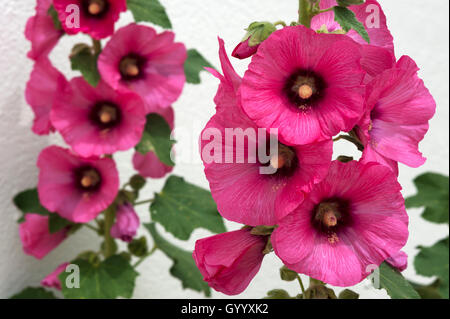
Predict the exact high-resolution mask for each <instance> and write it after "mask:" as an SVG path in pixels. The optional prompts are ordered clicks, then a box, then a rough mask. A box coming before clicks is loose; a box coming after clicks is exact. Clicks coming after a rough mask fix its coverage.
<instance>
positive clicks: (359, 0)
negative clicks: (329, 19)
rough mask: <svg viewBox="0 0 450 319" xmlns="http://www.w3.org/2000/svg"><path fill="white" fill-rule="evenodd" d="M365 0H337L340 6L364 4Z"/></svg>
mask: <svg viewBox="0 0 450 319" xmlns="http://www.w3.org/2000/svg"><path fill="white" fill-rule="evenodd" d="M363 3H364V0H337V4H338V6H340V7H349V6H353V5H360V4H363Z"/></svg>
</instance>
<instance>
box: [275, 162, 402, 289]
mask: <svg viewBox="0 0 450 319" xmlns="http://www.w3.org/2000/svg"><path fill="white" fill-rule="evenodd" d="M400 190H401V186H400V184H399V183H398V182H397V179H396V177H395V175H394V174H392V172H391V171H390V170H389V169H388V168H387V167H385V166H383V165H379V164H377V163H369V164H361V163H359V162H356V161H352V162H349V163H346V164H344V163H341V162H339V161H334V162H333V164H332V165H331V168H330V171H329V174H328V176H327V178H326V179H324V180H323V181H322V182H321V183H319V184H317V185H316V186H315V187H314V188H313V189H312V191H311V192H310V194H309V195H308V196H307V197H306V199H305V201H304V202H303V203H302V204H301V205H300V206H299V207H298V208H297V209H296V210H294V212H292V213H291V214H290V215H288V216H287V217H286V218H284V219H283V220H282V221H280V223H279V227H278V228H276V229H275V231H274V232H273V234H272V237H271V241H272V245H273V247H274V250H275V253H276V254H277V255H278V256H279V257H280V258H281V259H282V260H283V262H284V263H285V264H286V266H288V267H289V269H292V270H294V271H296V272H298V273H302V274H305V275H307V276H310V277H312V278H315V279H318V280H321V281H324V282H326V283H328V284H331V285H333V286H342V287H347V286H353V285H355V284H357V283H359V282H360V281H361V280H363V279H364V278H365V277H367V276H368V275H369V274H370V273H371V270H373V268H370V267H369V268H368V266H369V265H377V266H378V265H380V264H381V263H382V262H383V261H384V260H386V259H387V258H388V257H390V256H393V255H394V254H396V253H397V252H398V251H399V250H400V249H401V248H402V247H403V246H404V245H405V243H406V241H407V239H408V215H407V214H406V211H405V206H404V199H403V197H402V195H401V193H400Z"/></svg>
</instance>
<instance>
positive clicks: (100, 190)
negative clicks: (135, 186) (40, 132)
mask: <svg viewBox="0 0 450 319" xmlns="http://www.w3.org/2000/svg"><path fill="white" fill-rule="evenodd" d="M37 166H38V167H39V181H38V193H39V200H40V202H41V203H42V205H43V206H44V207H45V208H47V209H48V210H49V211H51V212H56V213H58V214H59V215H60V216H61V217H63V218H66V219H68V220H70V221H72V222H74V223H87V222H89V221H91V220H93V219H94V218H95V217H97V216H98V215H99V214H100V213H101V212H102V211H103V210H105V209H106V208H107V207H108V206H109V205H110V204H111V203H112V202H113V200H114V199H115V198H116V195H117V192H118V190H119V176H118V172H117V169H116V164H115V163H114V161H113V160H112V159H110V158H101V159H99V158H81V157H78V156H77V155H76V154H73V153H72V152H70V151H69V150H67V149H64V148H61V147H58V146H49V147H47V148H45V149H44V150H42V151H41V153H40V154H39V158H38V161H37Z"/></svg>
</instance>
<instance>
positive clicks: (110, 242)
mask: <svg viewBox="0 0 450 319" xmlns="http://www.w3.org/2000/svg"><path fill="white" fill-rule="evenodd" d="M115 215H116V209H115V206H114V204H112V205H111V206H109V207H108V208H107V209H106V210H105V234H104V235H105V246H104V248H105V250H104V255H105V258H108V257H110V256H112V255H113V253H114V238H112V237H111V227H112V225H113V224H114V218H115V217H116V216H115Z"/></svg>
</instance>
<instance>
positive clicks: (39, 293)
mask: <svg viewBox="0 0 450 319" xmlns="http://www.w3.org/2000/svg"><path fill="white" fill-rule="evenodd" d="M9 299H57V298H56V297H55V295H54V294H53V293H52V292H50V291H47V290H45V289H44V288H41V287H39V288H37V287H36V288H35V287H28V288H25V289H24V290H22V291H21V292H19V293H17V294H15V295H14V296H12V297H10V298H9Z"/></svg>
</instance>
